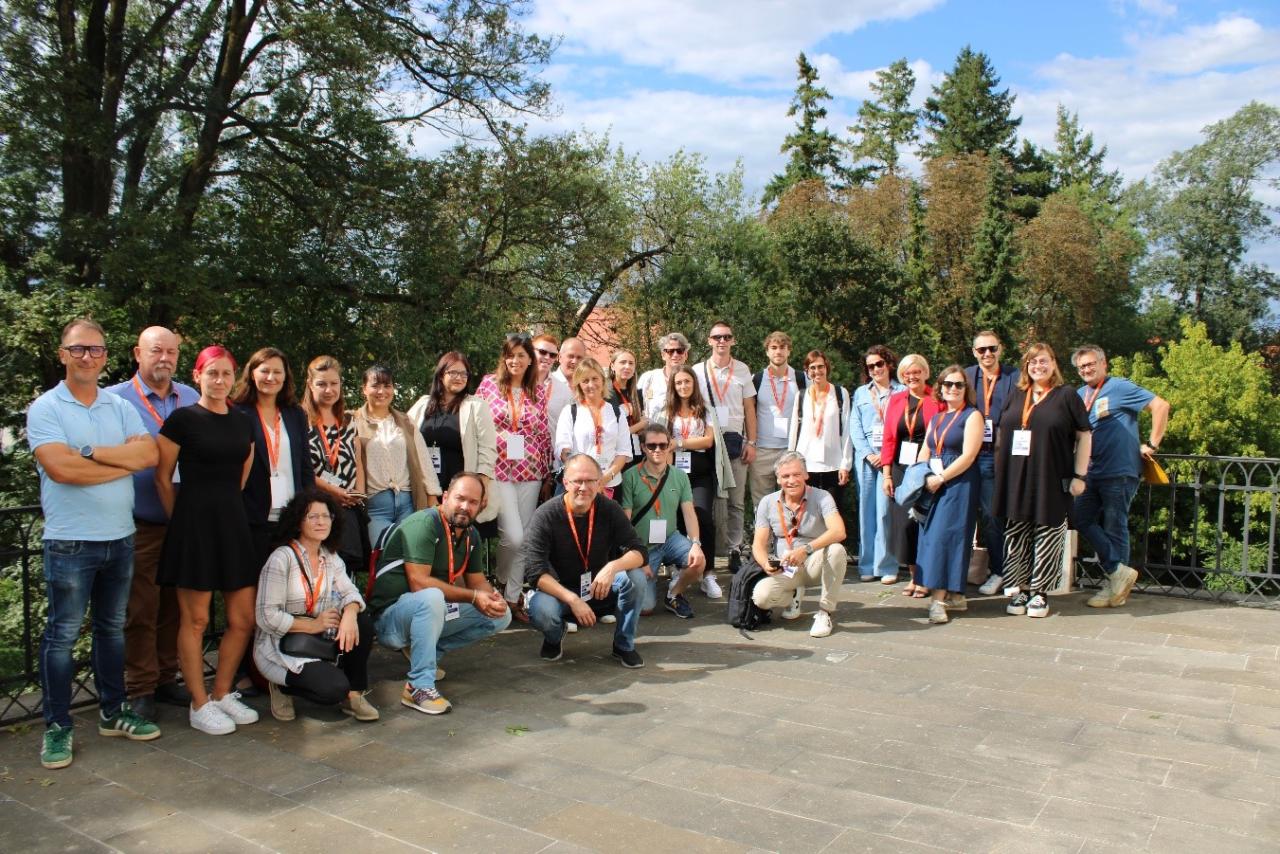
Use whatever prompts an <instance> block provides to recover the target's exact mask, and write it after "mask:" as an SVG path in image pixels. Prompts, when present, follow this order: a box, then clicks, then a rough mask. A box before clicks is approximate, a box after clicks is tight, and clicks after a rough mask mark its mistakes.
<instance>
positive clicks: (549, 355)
mask: <svg viewBox="0 0 1280 854" xmlns="http://www.w3.org/2000/svg"><path fill="white" fill-rule="evenodd" d="M533 352H535V353H537V354H538V356H539V358H542V359H555V358H557V357H558V356H559V355H560V354H559V353H556V352H554V351H552V350H543V349H542V348H541V347H534V348H533Z"/></svg>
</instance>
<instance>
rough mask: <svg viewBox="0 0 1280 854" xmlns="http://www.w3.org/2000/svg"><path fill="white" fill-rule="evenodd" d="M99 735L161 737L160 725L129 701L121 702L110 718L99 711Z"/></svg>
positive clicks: (133, 738)
mask: <svg viewBox="0 0 1280 854" xmlns="http://www.w3.org/2000/svg"><path fill="white" fill-rule="evenodd" d="M98 735H107V736H115V735H123V736H124V737H125V738H127V739H129V740H130V741H150V740H151V739H153V738H159V737H160V727H158V726H156V725H155V724H153V723H152V722H151V721H149V720H147V719H146V718H144V717H143V716H142V715H140V714H138V713H137V712H135V711H134V710H133V709H132V708H131V707H130V706H129V704H128V703H121V704H120V711H118V712H116V713H115V714H114V715H112V716H111V717H109V718H108V717H106V716H103V715H102V714H101V713H99V717H98ZM68 761H70V760H68Z"/></svg>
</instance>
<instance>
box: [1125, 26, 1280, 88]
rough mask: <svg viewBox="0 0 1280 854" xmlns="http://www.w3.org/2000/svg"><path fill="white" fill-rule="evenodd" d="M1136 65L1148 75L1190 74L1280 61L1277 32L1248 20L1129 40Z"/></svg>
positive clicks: (1279, 35) (1279, 42)
mask: <svg viewBox="0 0 1280 854" xmlns="http://www.w3.org/2000/svg"><path fill="white" fill-rule="evenodd" d="M1129 43H1130V45H1132V46H1133V47H1134V48H1135V49H1136V52H1137V62H1138V64H1139V65H1140V66H1142V67H1143V68H1146V69H1148V70H1150V71H1156V72H1164V73H1168V74H1194V73H1196V72H1198V71H1204V70H1207V69H1210V68H1219V67H1222V66H1231V65H1245V64H1249V63H1255V62H1274V61H1276V60H1280V32H1278V31H1276V30H1267V29H1265V28H1263V26H1262V25H1261V24H1259V23H1258V22H1257V21H1255V20H1253V19H1251V18H1245V17H1240V16H1236V17H1230V18H1223V19H1222V20H1220V21H1218V22H1217V23H1214V24H1208V25H1204V26H1192V27H1188V28H1187V29H1185V30H1183V31H1182V32H1180V33H1176V34H1174V35H1170V36H1165V37H1163V38H1155V39H1151V38H1146V37H1138V36H1133V37H1130V39H1129Z"/></svg>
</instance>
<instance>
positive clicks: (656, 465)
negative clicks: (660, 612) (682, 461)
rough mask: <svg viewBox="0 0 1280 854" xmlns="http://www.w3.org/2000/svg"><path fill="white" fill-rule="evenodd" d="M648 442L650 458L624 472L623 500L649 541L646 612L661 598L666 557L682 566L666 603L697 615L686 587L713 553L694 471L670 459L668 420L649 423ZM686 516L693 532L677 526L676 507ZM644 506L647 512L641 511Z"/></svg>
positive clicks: (677, 611) (678, 613)
mask: <svg viewBox="0 0 1280 854" xmlns="http://www.w3.org/2000/svg"><path fill="white" fill-rule="evenodd" d="M641 436H642V439H643V441H642V447H643V449H644V462H642V463H640V465H638V466H632V467H631V468H629V469H627V470H626V472H624V473H623V475H622V488H621V490H620V491H619V493H618V503H619V504H621V505H622V511H623V512H624V513H626V514H627V518H628V519H630V520H631V523H632V524H633V525H635V527H636V533H637V534H639V535H640V540H641V542H644V543H647V544H648V546H649V566H648V567H647V568H646V569H645V577H646V578H648V580H649V585H648V588H647V589H646V591H645V596H644V602H643V604H642V606H641V610H640V613H642V614H648V613H650V612H652V611H653V608H654V606H655V605H656V604H657V602H658V581H657V577H658V567H660V566H662V565H663V564H664V563H665V564H668V565H670V566H677V567H680V570H681V571H679V572H677V573H676V574H675V575H673V576H672V577H671V583H670V584H669V585H668V586H667V597H666V608H667V610H668V611H670V612H671V613H673V614H675V615H676V616H677V617H680V618H681V619H685V620H687V619H689V618H690V617H692V616H693V608H692V607H690V605H689V601H688V600H687V599H685V597H684V591H685V590H686V589H688V587H689V586H690V585H692V584H697V583H698V581H699V579H701V578H702V573H703V570H704V569H706V566H707V559H706V556H705V555H703V553H702V541H701V540H699V539H698V517H697V514H696V513H694V509H693V490H692V489H691V488H690V486H689V476H688V475H687V474H685V473H684V472H682V471H680V469H678V468H676V467H675V466H673V465H670V464H669V463H668V462H667V458H668V456H669V455H670V451H671V433H670V432H669V431H668V430H667V428H666V426H664V425H662V424H658V423H654V422H651V423H650V424H649V426H647V427H645V428H644V432H643V433H641ZM677 508H678V509H679V510H680V515H681V516H682V517H683V519H684V529H685V530H686V531H688V536H685V535H684V534H682V533H680V531H679V530H677V528H676V510H677ZM641 511H643V512H641Z"/></svg>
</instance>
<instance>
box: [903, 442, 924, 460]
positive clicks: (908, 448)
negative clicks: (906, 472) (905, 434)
mask: <svg viewBox="0 0 1280 854" xmlns="http://www.w3.org/2000/svg"><path fill="white" fill-rule="evenodd" d="M918 456H920V443H919V442H903V443H902V444H901V445H900V446H899V447H898V465H902V466H909V465H914V464H915V461H916V457H918Z"/></svg>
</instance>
